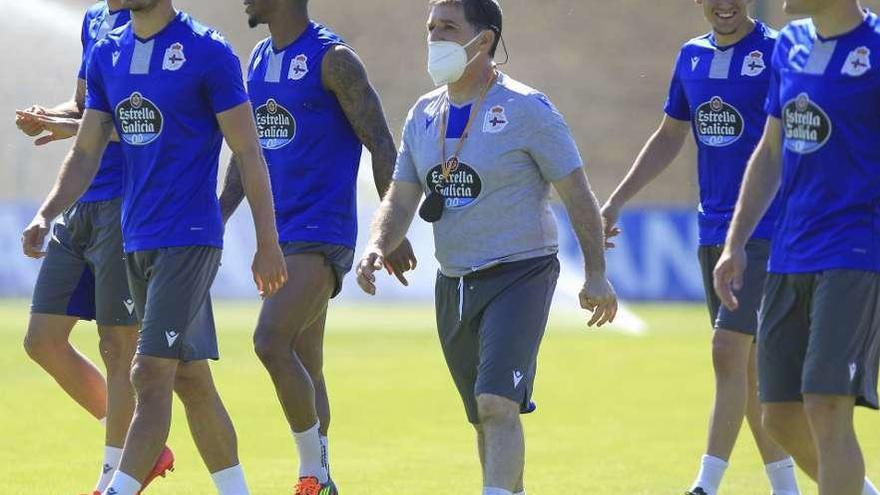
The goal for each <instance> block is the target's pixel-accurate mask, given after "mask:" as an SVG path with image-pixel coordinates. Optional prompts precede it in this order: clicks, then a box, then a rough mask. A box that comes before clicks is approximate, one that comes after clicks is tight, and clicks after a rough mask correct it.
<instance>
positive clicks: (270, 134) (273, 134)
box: [254, 98, 296, 150]
mask: <svg viewBox="0 0 880 495" xmlns="http://www.w3.org/2000/svg"><path fill="white" fill-rule="evenodd" d="M254 118H255V119H256V121H257V134H258V135H259V136H260V146H262V147H263V148H265V149H267V150H277V149H279V148H283V147H285V146H287V145H288V144H290V142H291V141H293V138H294V136H296V120H295V119H294V118H293V115H291V113H290V112H288V111H287V109H286V108H284V107H282V106H281V105H279V104H278V102H277V101H275V100H274V99H272V98H269V100H268V101H266V103H265V104H263V105H261V106H259V107H257V109H256V110H254Z"/></svg>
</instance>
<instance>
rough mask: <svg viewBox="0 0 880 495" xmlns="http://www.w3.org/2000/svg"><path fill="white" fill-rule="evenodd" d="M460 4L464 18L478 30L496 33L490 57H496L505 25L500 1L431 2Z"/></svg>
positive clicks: (454, 0)
mask: <svg viewBox="0 0 880 495" xmlns="http://www.w3.org/2000/svg"><path fill="white" fill-rule="evenodd" d="M453 3H454V4H458V5H461V7H462V8H463V9H464V18H465V19H467V21H468V23H469V24H470V25H471V26H473V27H474V28H476V29H478V30H483V29H488V30H490V31H492V32H493V33H495V42H494V43H492V49H491V50H489V56H491V57H494V56H495V52H496V51H497V50H498V43H500V42H501V29H502V28H503V25H504V16H503V13H502V11H501V5H500V4H499V3H498V0H430V4H431V5H445V4H453Z"/></svg>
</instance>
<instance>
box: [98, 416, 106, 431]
mask: <svg viewBox="0 0 880 495" xmlns="http://www.w3.org/2000/svg"><path fill="white" fill-rule="evenodd" d="M98 423H101V426H103V427H105V428H106V427H107V416H104V417H103V418H101V419H99V420H98Z"/></svg>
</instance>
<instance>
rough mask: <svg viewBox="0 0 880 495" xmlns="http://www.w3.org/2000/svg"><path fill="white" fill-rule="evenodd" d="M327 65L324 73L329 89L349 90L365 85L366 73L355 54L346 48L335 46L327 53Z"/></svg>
mask: <svg viewBox="0 0 880 495" xmlns="http://www.w3.org/2000/svg"><path fill="white" fill-rule="evenodd" d="M327 56H329V57H330V59H329V60H328V62H329V64H328V66H327V67H326V70H325V72H324V74H325V76H326V77H327V80H326V81H325V82H326V83H328V84H327V85H328V86H330V87H331V88H351V87H352V86H356V85H366V84H368V81H367V71H366V69H365V68H364V64H363V62H361V59H360V58H359V57H358V56H357V54H356V53H355V52H354V51H353V50H352V49H351V48H348V47H347V46H343V45H337V46H335V47H333V48H331V49H330V52H329V53H327Z"/></svg>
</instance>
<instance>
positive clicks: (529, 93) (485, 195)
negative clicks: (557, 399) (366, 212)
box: [357, 0, 617, 495]
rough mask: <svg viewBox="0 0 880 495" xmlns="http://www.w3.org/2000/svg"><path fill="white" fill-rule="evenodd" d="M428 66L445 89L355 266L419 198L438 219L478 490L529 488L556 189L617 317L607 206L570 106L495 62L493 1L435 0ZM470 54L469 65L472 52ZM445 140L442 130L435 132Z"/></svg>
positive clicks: (383, 243)
mask: <svg viewBox="0 0 880 495" xmlns="http://www.w3.org/2000/svg"><path fill="white" fill-rule="evenodd" d="M430 4H431V7H432V8H431V14H430V18H429V20H428V30H429V33H430V35H429V57H428V58H429V61H428V71H429V73H430V74H431V76H432V78H433V79H434V82H435V83H436V84H437V85H438V86H443V87H442V88H440V89H438V90H436V91H434V92H431V93H429V94H427V95H425V96H424V97H422V98H421V99H420V100H419V101H418V102H417V103H416V104H415V106H414V107H413V108H412V110H411V111H410V114H409V116H408V118H407V122H406V125H405V128H404V132H403V140H402V144H401V147H400V152H399V155H398V161H397V166H396V168H395V173H394V182H393V183H392V185H391V188H390V190H389V192H388V194H387V195H386V196H385V198H384V200H383V202H382V205H381V206H380V208H379V211H378V213H377V217H376V220H375V222H374V224H373V230H372V233H371V239H370V242H369V244H368V247H367V249H366V253H365V254H364V257H363V259H362V260H361V261H360V263H359V265H358V268H357V274H358V283H359V285H360V286H361V288H362V289H363V290H364V291H366V292H367V293H369V294H375V292H376V287H375V275H374V273H375V272H376V271H378V270H381V268H382V267H383V265H384V258H385V254H386V253H390V252H392V251H393V250H394V248H395V247H396V246H397V245H398V244H399V243H400V242H401V241H402V240H403V238H404V235H405V234H406V231H407V230H408V228H409V225H410V223H411V221H412V218H413V216H414V214H415V212H416V210H417V209H419V201H420V199H421V198H422V195H423V194H426V199H425V202H424V203H423V205H422V207H421V209H419V213H420V215H421V216H422V218H424V219H425V220H428V221H431V222H433V223H434V238H435V244H436V255H437V259H438V260H439V261H440V267H441V268H440V273H438V275H437V284H436V312H437V326H438V330H439V333H440V340H441V344H442V346H443V353H444V355H445V357H446V362H447V364H448V366H449V369H450V372H451V373H452V377H453V380H454V382H455V385H456V387H457V388H458V391H459V393H460V395H461V397H462V400H463V402H464V405H465V410H466V412H467V416H468V420H469V421H470V422H471V423H473V424H474V426H475V427H476V429H477V434H478V444H479V450H480V461H481V464H482V466H483V494H484V495H511V494H524V493H525V489H524V484H523V479H522V478H523V466H524V461H523V460H524V450H525V448H524V438H523V431H522V424H521V423H520V420H519V413H521V412H522V413H525V412H531V411H533V410H534V407H535V406H534V404H533V403H532V402H531V393H532V388H533V385H534V377H535V371H536V367H537V354H538V348H539V346H540V343H541V339H542V337H543V333H544V328H545V327H546V324H547V316H548V313H549V309H550V302H551V299H552V297H553V292H554V290H555V288H556V280H557V278H558V275H559V262H558V260H557V259H556V253H557V251H558V243H557V238H556V237H557V236H556V224H555V221H554V219H553V215H552V213H551V211H550V206H549V196H550V186H551V185H552V186H553V187H554V188H555V189H556V190H557V191H558V193H559V195H560V197H561V198H562V200H563V202H564V203H565V206H566V208H567V210H568V213H569V216H570V217H571V220H572V224H573V226H574V228H575V231H576V233H577V236H578V240H579V241H580V245H581V247H582V249H583V252H584V259H585V264H586V267H585V268H586V283H585V284H584V288H583V290H582V291H581V294H580V301H581V306H582V307H583V308H585V309H588V310H590V311H592V312H593V317H592V319H591V321H590V323H589V324H590V325H593V324H597V325H600V326H601V325H602V324H604V323H606V322H609V321H612V320H613V319H614V316H615V314H616V312H617V298H616V296H615V294H614V290H613V288H612V287H611V284H610V283H608V280H607V279H606V277H605V259H604V239H603V229H602V220H601V217H600V215H599V207H598V204H597V202H596V198H595V197H594V195H593V193H592V191H591V190H590V186H589V183H588V181H587V178H586V175H585V174H584V171H583V163H582V161H581V158H580V154H579V152H578V150H577V146H576V145H575V143H574V140H573V138H572V136H571V133H570V131H569V130H568V127H567V126H566V124H565V121H564V119H563V118H562V115H560V114H559V112H558V111H557V110H556V109H555V108H554V107H553V105H552V104H551V103H550V102H549V101H548V100H547V98H546V97H545V96H544V95H542V94H541V93H539V92H537V91H535V90H534V89H531V88H529V87H527V86H525V85H523V84H520V83H518V82H516V81H514V80H512V79H511V78H510V77H508V76H506V75H504V74H501V73H499V72H497V71H496V69H495V65H494V63H493V61H492V59H493V57H494V54H495V51H496V48H497V46H498V43H499V40H500V37H501V26H502V16H501V8H500V7H499V6H498V4H497V2H496V0H430ZM468 61H470V62H468ZM441 136H442V139H441Z"/></svg>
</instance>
